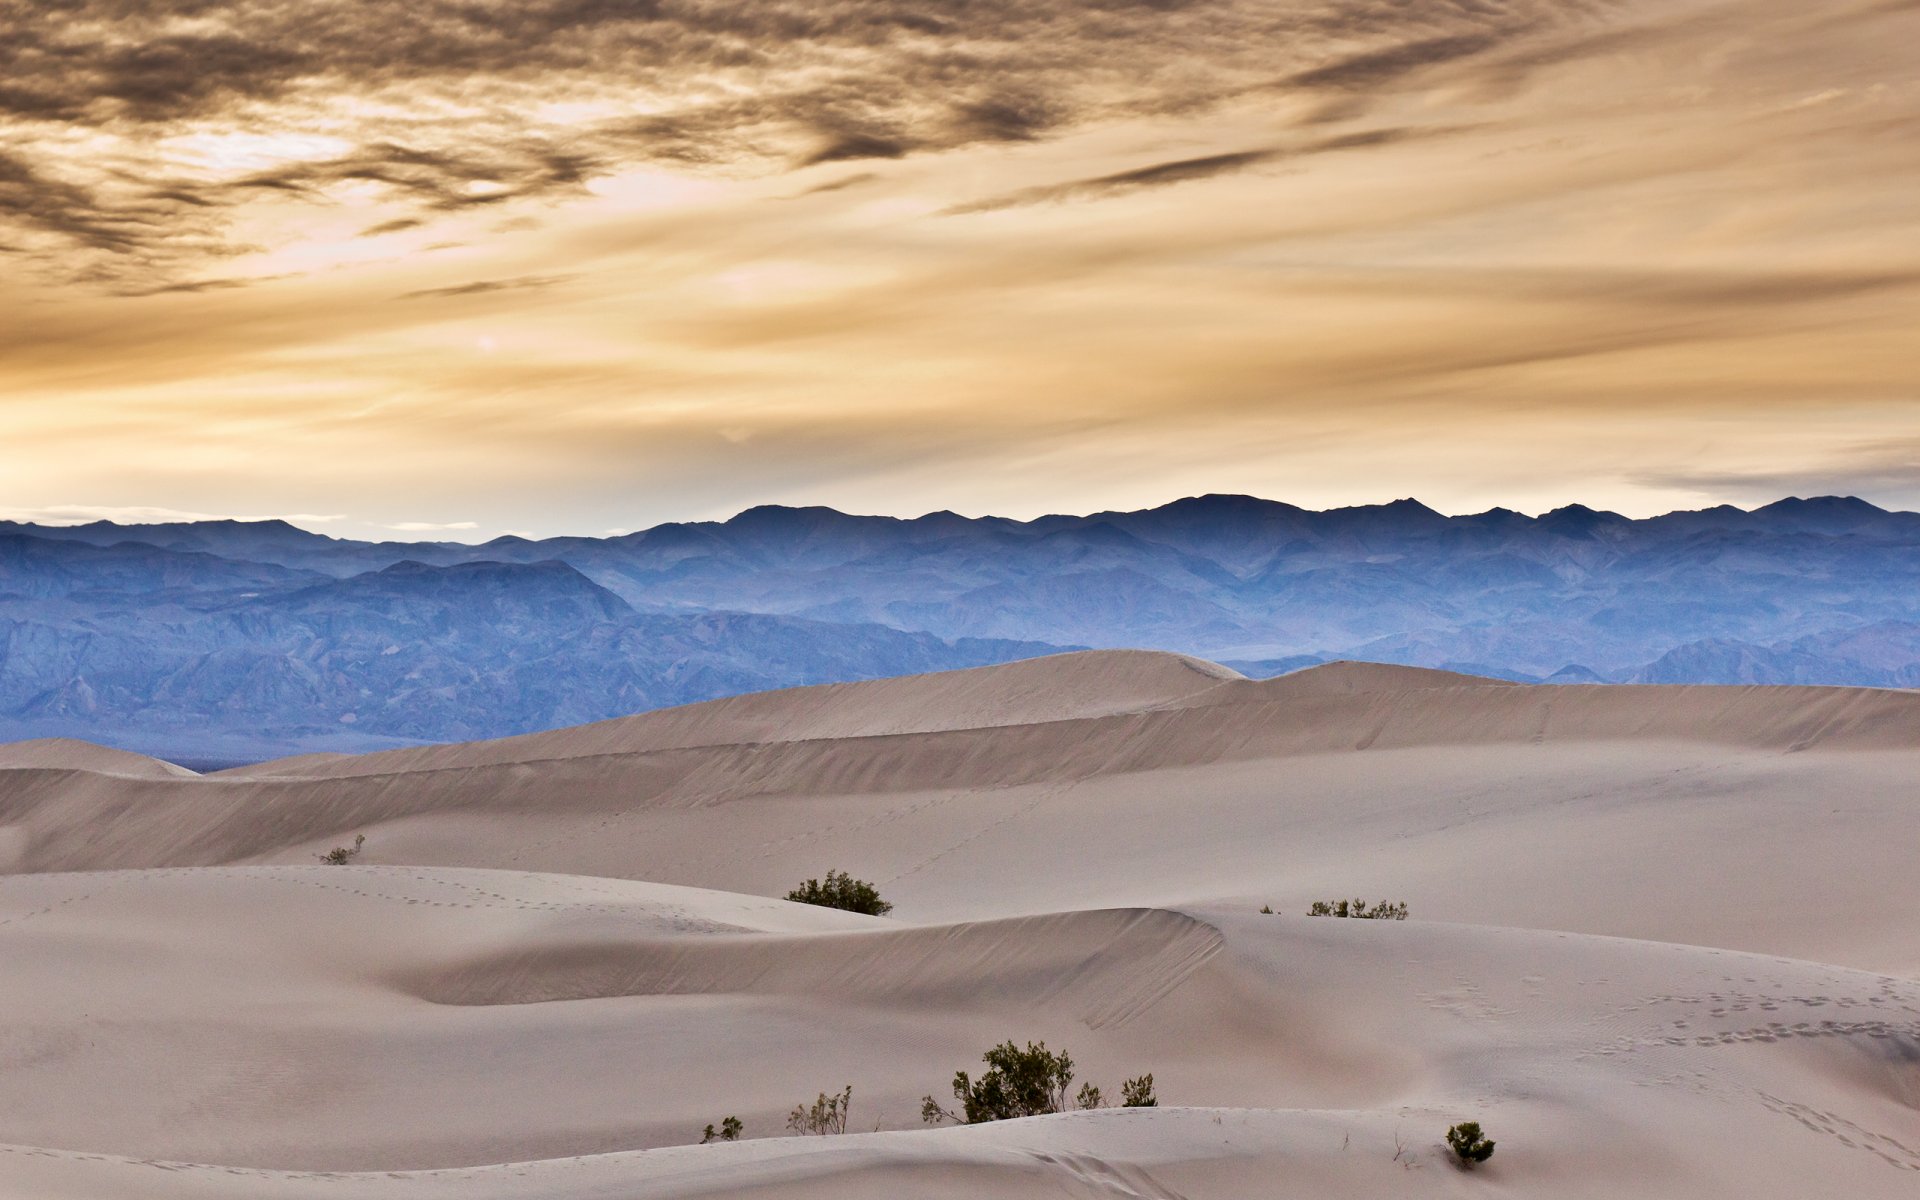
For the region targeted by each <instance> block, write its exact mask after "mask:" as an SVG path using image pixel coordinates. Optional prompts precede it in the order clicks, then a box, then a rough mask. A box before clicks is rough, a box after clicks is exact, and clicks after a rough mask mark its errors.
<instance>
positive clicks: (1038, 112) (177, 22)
mask: <svg viewBox="0 0 1920 1200" xmlns="http://www.w3.org/2000/svg"><path fill="white" fill-rule="evenodd" d="M50 7H51V8H52V9H54V10H55V11H52V12H49V13H48V14H47V17H48V19H46V20H44V21H37V22H31V23H20V24H16V25H15V27H14V28H13V29H12V30H11V31H10V33H9V34H8V36H6V37H0V81H4V82H0V146H10V147H12V149H10V150H8V151H6V152H5V154H6V155H7V156H6V157H0V234H5V233H7V232H9V227H11V228H12V229H14V230H21V229H24V230H29V231H33V232H35V233H37V234H38V235H41V237H40V239H38V240H29V241H28V242H27V243H25V249H23V250H19V251H16V253H25V254H29V255H30V256H33V257H36V258H37V259H39V260H43V261H45V262H48V263H55V264H60V265H63V266H64V267H65V268H66V269H67V270H68V271H69V273H70V274H73V275H92V276H99V275H101V274H120V275H125V274H129V273H149V274H150V273H154V272H162V273H172V272H175V271H180V270H190V269H191V266H192V263H193V261H194V260H196V259H202V258H205V257H207V256H209V255H216V254H220V253H232V252H235V251H238V250H242V249H245V247H244V246H237V245H234V244H232V243H231V242H229V241H228V240H227V239H228V232H227V231H228V227H229V226H230V224H231V223H232V220H233V215H234V213H235V212H236V211H237V210H239V209H241V208H243V207H245V206H247V205H249V204H252V203H256V202H260V201H262V200H263V199H266V198H270V197H275V196H277V197H280V198H282V199H284V200H289V201H296V202H299V203H304V204H309V205H314V206H319V207H324V206H328V205H333V204H338V203H340V202H341V196H342V195H344V194H347V193H352V192H354V191H355V189H373V190H374V191H376V192H379V193H382V194H384V195H385V196H386V197H387V198H388V199H389V200H390V201H391V202H392V203H395V204H400V205H404V206H406V208H407V210H408V211H405V212H403V213H399V214H391V213H390V214H389V215H387V216H385V217H384V218H383V219H381V220H380V221H379V222H378V223H377V224H374V225H373V226H372V228H373V229H378V230H381V231H384V232H393V231H398V230H400V229H403V228H409V227H410V226H408V225H407V224H405V223H406V222H409V221H412V222H423V221H428V220H432V219H436V218H437V217H438V216H441V215H446V214H454V213H458V212H460V211H463V210H468V209H473V208H479V207H498V206H502V205H507V204H510V203H513V202H515V201H522V200H529V199H540V198H555V197H563V196H566V195H569V194H578V193H579V192H580V190H581V189H582V188H583V187H584V186H585V185H586V184H587V183H588V182H589V181H591V180H593V179H595V178H597V177H600V176H603V175H606V174H609V173H612V172H616V171H618V170H621V169H623V168H626V167H630V166H633V165H635V164H641V163H648V162H652V163H663V164H678V165H682V166H696V167H702V168H726V169H735V170H737V169H743V168H744V169H756V170H780V169H782V168H783V167H788V166H793V165H798V166H810V165H818V164H822V163H834V162H853V161H886V160H892V159H899V158H903V157H908V156H913V155H918V154H925V153H933V152H940V151H946V150H951V149H954V148H956V147H963V146H969V145H977V144H982V143H1021V142H1028V141H1032V140H1034V139H1036V138H1040V137H1045V136H1050V135H1053V134H1055V133H1058V132H1061V131H1064V130H1069V129H1072V128H1074V127H1078V126H1082V125H1085V124H1087V123H1089V122H1097V121H1101V120H1107V119H1114V118H1119V117H1132V118H1137V117H1140V116H1143V115H1153V114H1183V113H1192V112H1195V111H1199V110H1204V109H1206V108H1209V107H1211V106H1214V105H1217V104H1220V103H1223V102H1227V101H1230V100H1232V99H1234V98H1236V97H1242V96H1247V95H1251V94H1255V93H1257V92H1260V91H1261V90H1263V89H1265V90H1268V91H1271V90H1273V89H1274V88H1275V86H1276V85H1275V83H1274V78H1275V77H1274V70H1275V67H1276V65H1279V66H1281V67H1282V68H1284V67H1285V65H1286V64H1288V63H1289V62H1292V63H1295V64H1298V65H1297V69H1295V70H1293V71H1291V72H1289V73H1285V74H1283V75H1282V76H1281V77H1280V79H1281V82H1280V84H1279V85H1278V86H1279V88H1280V90H1282V91H1284V90H1288V89H1292V90H1302V91H1319V92H1324V91H1347V92H1351V91H1354V90H1356V89H1378V88H1381V87H1384V86H1387V85H1390V84H1393V83H1395V82H1396V81H1398V80H1401V79H1402V78H1405V77H1408V76H1410V75H1412V74H1415V73H1417V72H1418V71H1420V70H1421V69H1424V68H1426V67H1430V66H1435V65H1439V64H1445V63H1448V62H1452V61H1455V60H1458V59H1461V58H1464V57H1470V56H1472V55H1474V54H1477V53H1479V52H1480V51H1482V50H1484V49H1486V48H1488V47H1492V46H1495V45H1497V44H1501V43H1504V42H1506V41H1508V40H1511V39H1513V38H1516V37H1518V36H1520V35H1522V34H1524V33H1528V32H1530V31H1533V30H1535V29H1541V28H1546V29H1551V28H1553V27H1555V26H1557V25H1561V24H1564V23H1565V17H1564V15H1563V13H1562V10H1561V8H1560V6H1559V5H1558V4H1557V3H1555V0H1436V2H1435V3H1431V4H1422V5H1418V6H1409V5H1405V4H1402V3H1393V2H1389V0H1306V2H1304V3H1297V4H1285V5H1276V4H1270V3H1262V2H1258V0H1138V2H1133V0H1087V2H1083V3H1074V2H1069V0H974V2H973V3H969V4H966V5H959V6H950V7H946V8H943V9H940V10H936V11H931V12H930V11H928V9H927V6H926V5H924V4H922V3H919V2H918V0H861V2H846V3H831V4H829V3H821V2H820V0H760V2H757V3H753V4H746V3H722V4H715V3H708V2H703V0H511V2H508V0H478V2H476V0H150V2H148V3H142V4H137V5H135V4H127V3H124V0H61V2H60V3H58V4H57V5H53V6H50ZM636 109H640V110H642V111H644V113H645V115H643V116H638V117H636V116H632V115H630V114H631V113H633V112H634V111H635V110H636ZM243 142H244V143H245V146H243V147H242V148H241V149H239V150H235V149H232V147H235V146H240V145H241V143H243ZM342 144H345V145H347V146H350V147H351V148H350V149H348V150H346V151H344V152H342V151H341V149H340V146H341V145H342ZM81 145H84V146H87V147H88V149H87V150H86V151H85V152H84V153H81V152H78V151H76V150H75V149H74V148H75V147H77V146H81ZM196 146H197V147H201V148H199V149H195V148H194V147H196ZM209 147H210V148H209ZM249 159H252V160H260V159H265V160H270V161H264V162H263V161H251V162H250V161H248V160H249ZM47 239H51V241H50V242H49V241H48V240H47ZM10 240H11V239H0V241H10Z"/></svg>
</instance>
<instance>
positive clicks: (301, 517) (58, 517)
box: [0, 504, 347, 525]
mask: <svg viewBox="0 0 1920 1200" xmlns="http://www.w3.org/2000/svg"><path fill="white" fill-rule="evenodd" d="M346 519H347V516H346V514H345V513H273V514H269V515H266V516H235V515H233V514H231V513H206V512H186V511H182V510H181V509H177V508H158V507H154V506H152V505H142V504H46V505H39V506H35V507H31V508H6V507H0V520H7V521H20V522H23V523H26V524H30V525H90V524H92V523H93V522H95V521H110V522H112V523H113V524H116V525H169V524H173V523H175V522H181V521H286V522H288V523H289V524H293V525H325V524H327V523H329V522H332V521H344V520H346Z"/></svg>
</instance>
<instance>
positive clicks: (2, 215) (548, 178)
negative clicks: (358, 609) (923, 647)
mask: <svg viewBox="0 0 1920 1200" xmlns="http://www.w3.org/2000/svg"><path fill="white" fill-rule="evenodd" d="M0 11H3V10H0ZM5 23H6V25H7V26H8V27H9V28H10V29H11V30H12V36H10V37H5V38H0V305H3V306H4V312H5V314H6V318H7V319H6V320H5V321H4V323H0V389H4V393H3V394H4V395H5V396H6V397H7V398H8V399H9V400H10V401H11V403H9V404H8V405H6V406H5V408H4V409H0V434H4V435H5V436H6V438H7V440H8V444H9V446H10V448H11V449H12V451H13V453H11V454H10V455H9V461H8V464H7V466H6V468H5V472H4V474H0V505H4V506H11V507H12V508H14V509H16V510H18V511H22V512H31V511H36V510H38V509H40V508H44V507H47V506H52V505H80V506H86V507H88V510H89V511H93V510H95V509H99V510H102V511H105V510H109V509H112V508H113V507H114V506H134V505H153V504H155V503H162V504H165V505H168V506H171V507H174V508H177V509H181V510H185V511H196V512H197V511H207V512H245V513H258V512H278V511H285V512H304V513H326V514H331V513H336V512H339V511H340V510H342V509H343V508H350V509H352V510H353V511H352V512H350V513H349V514H348V516H347V519H346V521H345V522H344V523H342V524H340V525H339V526H337V528H339V529H340V530H342V531H348V530H349V527H352V529H351V531H354V532H359V531H363V530H364V529H366V528H377V527H381V526H386V527H396V526H399V525H403V524H415V525H418V524H432V525H471V526H472V527H473V530H474V533H473V536H486V535H488V534H490V533H492V532H497V531H498V529H500V528H505V527H508V526H512V527H516V528H526V527H528V526H529V525H532V526H534V527H535V531H537V532H560V531H566V530H590V529H599V528H603V527H606V526H608V525H619V526H622V527H632V526H637V525H643V524H647V523H650V522H651V521H654V520H659V519H665V518H670V517H684V516H704V515H713V514H715V513H721V512H725V511H730V510H732V509H734V508H737V507H740V506H742V505H744V504H748V503H755V502H761V501H768V500H796V501H807V502H824V503H833V504H837V505H840V506H843V507H849V508H858V509H865V510H869V511H895V512H915V511H921V510H925V509H933V508H941V507H955V508H960V509H969V510H973V511H980V510H986V509H993V510H996V511H1001V512H1006V513H1010V514H1014V515H1020V514H1028V513H1037V512H1040V511H1047V510H1052V509H1061V508H1073V509H1087V508H1099V507H1108V506H1125V505H1133V504H1144V503H1151V502H1156V501H1160V500H1164V499H1167V498H1170V497H1171V496H1173V495H1177V494H1182V493H1186V492H1191V491H1199V490H1205V491H1222V490H1244V491H1252V492H1260V493H1264V494H1269V495H1277V496H1283V497H1285V498H1287V499H1291V500H1295V501H1298V502H1303V503H1313V504H1334V503H1346V502H1361V501H1369V500H1376V499H1382V498H1390V497H1392V496H1398V495H1404V494H1419V495H1420V496H1422V497H1423V498H1425V499H1427V500H1428V501H1429V502H1430V503H1433V504H1435V505H1436V506H1438V507H1442V508H1448V509H1455V510H1460V509H1469V508H1482V507H1486V506H1488V505H1491V504H1494V503H1503V504H1507V505H1510V506H1514V507H1522V508H1524V507H1528V506H1530V505H1532V506H1547V505H1551V504H1555V503H1559V502H1562V501H1566V500H1573V499H1578V500H1581V501H1583V502H1586V503H1590V504H1604V505H1609V506H1612V507H1616V508H1620V509H1622V510H1624V511H1630V512H1644V511H1649V510H1653V509H1659V508H1666V507H1672V506H1675V505H1695V504H1700V503H1707V502H1718V501H1721V500H1733V501H1736V502H1742V501H1750V500H1754V499H1762V498H1772V497H1773V496H1774V495H1777V494H1781V493H1786V492H1805V491H1863V492H1866V493H1868V494H1870V495H1872V496H1873V497H1874V498H1876V499H1879V500H1881V501H1882V502H1894V503H1912V502H1914V501H1917V500H1920V454H1916V452H1915V447H1917V446H1920V410H1917V409H1916V404H1917V403H1920V394H1916V393H1917V392H1920V371H1916V369H1915V359H1914V357H1913V354H1912V349H1911V331H1912V329H1913V328H1915V327H1916V326H1920V230H1917V229H1916V224H1920V221H1917V220H1916V210H1915V208H1914V206H1913V199H1912V198H1913V197H1914V196H1915V195H1920V140H1916V139H1915V138H1914V137H1913V136H1912V129H1913V128H1915V124H1914V121H1915V119H1916V118H1917V117H1920V76H1916V74H1915V71H1914V67H1913V57H1912V52H1911V49H1910V47H1911V46H1913V45H1915V44H1920V8H1916V7H1915V6H1914V5H1912V4H1906V3H1898V2H1894V3H1888V2H1886V0H1875V2H1870V3H1864V4H1858V5H1843V6H1832V5H1823V6H1807V5H1804V4H1794V3H1786V2H1784V0H1730V2H1726V3H1682V4H1674V3H1661V4H1654V3H1650V2H1648V3H1620V4H1599V5H1593V4H1573V3H1566V2H1562V0H1507V2H1504V3H1501V2H1496V3H1490V4H1489V3H1472V4H1468V3H1459V4H1453V3H1436V4H1421V5H1407V4H1401V3H1386V2H1380V3H1370V2H1362V0H1290V2H1284V3H1282V2H1274V3H1255V2H1233V0H1216V2H1209V0H1191V2H1187V3H1140V4H1129V3H1125V2H1116V0H1105V2H1101V3H1092V2H1089V3H1080V4H1044V3H1043V4H1034V3H1014V2H1013V0H1005V2H989V3H984V4H970V5H966V6H933V7H931V8H930V7H929V6H925V5H910V4H905V3H888V2H885V0H874V2H867V3H844V4H817V3H805V4H802V3H798V2H796V3H790V4H783V3H774V4H751V5H749V4H694V3H676V2H673V0H646V2H643V0H632V2H628V0H554V2H549V3H535V4H497V5H485V4H482V5H472V4H452V3H447V4H436V3H429V4H419V3H408V4H400V3H398V2H397V0H396V2H393V3H372V4H369V3H364V2H355V3H347V2H346V0H338V2H333V3H329V2H324V0H323V2H318V3H314V2H307V3H300V4H294V3H290V2H288V3H275V2H272V0H269V2H268V3H262V4H249V5H244V6H242V5H238V4H223V3H219V2H218V0H215V2H213V3H200V2H197V0H196V2H193V3H189V2H188V0H162V2H161V3H157V4H150V5H142V6H138V7H137V8H132V7H129V6H125V5H118V4H106V3H86V2H84V0H83V2H80V3H75V4H71V5H65V6H63V7H62V10H61V12H60V13H58V14H56V15H55V16H54V17H53V18H52V19H35V20H31V21H29V20H26V19H25V18H24V14H18V13H16V14H14V15H12V16H11V17H10V18H8V19H7V20H6V22H5Z"/></svg>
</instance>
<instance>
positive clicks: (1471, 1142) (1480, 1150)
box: [1447, 1121, 1493, 1171]
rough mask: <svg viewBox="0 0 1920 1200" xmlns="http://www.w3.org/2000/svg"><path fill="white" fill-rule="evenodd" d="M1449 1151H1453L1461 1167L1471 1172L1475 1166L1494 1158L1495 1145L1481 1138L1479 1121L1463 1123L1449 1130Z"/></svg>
mask: <svg viewBox="0 0 1920 1200" xmlns="http://www.w3.org/2000/svg"><path fill="white" fill-rule="evenodd" d="M1447 1149H1449V1150H1452V1151H1453V1155H1454V1157H1455V1158H1457V1159H1459V1160H1460V1165H1461V1166H1462V1167H1464V1168H1466V1169H1467V1170H1469V1171H1471V1170H1473V1168H1474V1164H1476V1163H1483V1162H1485V1161H1487V1160H1488V1159H1489V1158H1492V1157H1493V1143H1492V1142H1490V1141H1488V1140H1487V1139H1486V1138H1484V1137H1482V1136H1481V1134H1480V1122H1478V1121H1462V1122H1460V1123H1459V1124H1458V1125H1455V1126H1453V1127H1452V1128H1450V1129H1448V1130H1447Z"/></svg>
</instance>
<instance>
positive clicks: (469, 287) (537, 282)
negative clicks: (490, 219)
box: [398, 275, 573, 300]
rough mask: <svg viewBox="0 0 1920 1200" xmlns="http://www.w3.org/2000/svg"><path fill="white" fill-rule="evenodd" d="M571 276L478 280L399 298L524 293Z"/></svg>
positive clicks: (547, 286) (425, 289) (429, 289)
mask: <svg viewBox="0 0 1920 1200" xmlns="http://www.w3.org/2000/svg"><path fill="white" fill-rule="evenodd" d="M572 278H573V276H571V275H522V276H519V277H518V278H515V279H476V280H474V281H473V282H471V283H458V284H454V285H452V286H450V287H433V288H422V289H420V290H419V291H415V292H407V293H404V294H403V295H401V296H400V297H398V298H399V299H401V300H426V299H442V298H446V297H451V296H484V295H486V294H487V293H489V292H523V291H534V290H538V289H541V288H550V287H554V286H555V285H557V284H562V283H565V282H567V281H568V280H570V279H572Z"/></svg>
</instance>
